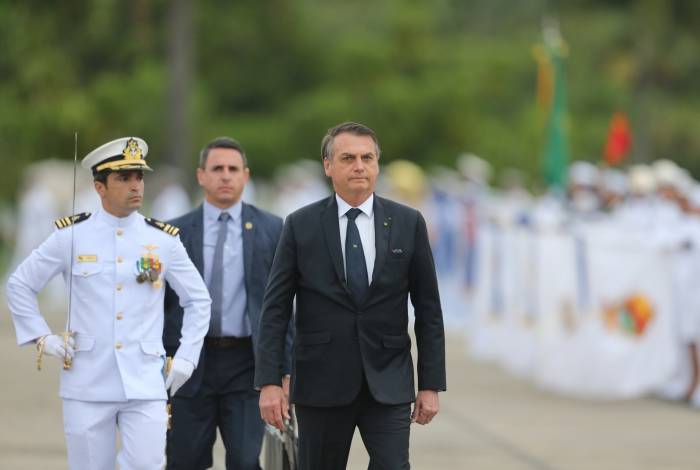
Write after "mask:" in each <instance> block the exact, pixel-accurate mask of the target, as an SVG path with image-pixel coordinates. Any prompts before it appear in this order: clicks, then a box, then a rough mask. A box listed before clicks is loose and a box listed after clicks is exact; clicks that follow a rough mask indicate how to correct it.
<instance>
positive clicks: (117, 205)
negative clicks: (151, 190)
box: [95, 170, 144, 217]
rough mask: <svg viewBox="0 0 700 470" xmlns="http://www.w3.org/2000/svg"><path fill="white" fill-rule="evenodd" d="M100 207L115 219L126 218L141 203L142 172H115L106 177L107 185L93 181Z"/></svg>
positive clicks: (142, 188)
mask: <svg viewBox="0 0 700 470" xmlns="http://www.w3.org/2000/svg"><path fill="white" fill-rule="evenodd" d="M95 189H96V190H97V193H98V194H99V195H100V198H101V199H102V207H104V209H105V210H106V211H107V212H109V213H110V214H112V215H113V216H115V217H126V216H128V215H129V214H131V213H132V212H134V211H135V210H138V209H139V208H140V207H141V204H142V203H143V190H144V184H143V171H140V170H131V171H115V172H112V173H110V174H109V175H107V184H102V183H100V182H99V181H95Z"/></svg>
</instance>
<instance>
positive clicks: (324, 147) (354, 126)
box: [321, 122, 380, 160]
mask: <svg viewBox="0 0 700 470" xmlns="http://www.w3.org/2000/svg"><path fill="white" fill-rule="evenodd" d="M344 133H348V134H353V135H358V136H364V135H366V136H369V137H371V138H372V140H373V141H374V146H375V148H376V149H377V159H379V153H380V150H379V141H378V140H377V135H376V134H375V133H374V131H373V130H372V129H370V128H369V127H367V126H365V125H364V124H360V123H357V122H344V123H342V124H338V125H337V126H335V127H331V128H330V129H328V132H327V133H326V135H325V136H324V137H323V140H322V141H321V156H322V157H323V159H324V160H330V159H331V157H333V141H334V140H335V138H336V136H338V135H340V134H344Z"/></svg>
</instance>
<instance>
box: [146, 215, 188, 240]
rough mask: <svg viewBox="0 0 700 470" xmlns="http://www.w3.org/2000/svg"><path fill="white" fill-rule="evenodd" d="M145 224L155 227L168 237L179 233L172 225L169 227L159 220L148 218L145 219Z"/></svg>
mask: <svg viewBox="0 0 700 470" xmlns="http://www.w3.org/2000/svg"><path fill="white" fill-rule="evenodd" d="M145 220H146V223H147V224H148V225H150V226H151V227H155V228H157V229H159V230H162V231H164V232H165V233H167V234H168V235H172V236H173V237H174V236H175V235H177V234H178V233H180V229H179V228H177V227H175V226H174V225H170V224H168V223H165V222H161V221H160V220H156V219H152V218H150V217H146V219H145Z"/></svg>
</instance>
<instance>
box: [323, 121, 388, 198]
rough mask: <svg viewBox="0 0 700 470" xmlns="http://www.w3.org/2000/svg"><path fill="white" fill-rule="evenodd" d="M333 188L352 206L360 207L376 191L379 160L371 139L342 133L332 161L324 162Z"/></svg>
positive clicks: (332, 153)
mask: <svg viewBox="0 0 700 470" xmlns="http://www.w3.org/2000/svg"><path fill="white" fill-rule="evenodd" d="M323 168H324V170H325V171H326V176H328V177H330V178H331V181H332V182H333V189H334V190H335V192H336V193H338V195H339V196H340V197H341V198H343V199H344V200H345V201H346V202H348V203H351V204H352V203H355V204H360V203H362V202H364V201H365V199H367V198H368V197H369V196H370V195H371V194H372V193H373V192H374V187H375V185H376V182H377V175H378V174H379V157H378V155H377V147H376V145H375V144H374V140H372V138H371V137H370V136H366V135H355V134H350V133H347V132H345V133H342V134H339V135H337V136H336V137H335V139H334V140H333V148H332V152H331V158H326V159H324V160H323Z"/></svg>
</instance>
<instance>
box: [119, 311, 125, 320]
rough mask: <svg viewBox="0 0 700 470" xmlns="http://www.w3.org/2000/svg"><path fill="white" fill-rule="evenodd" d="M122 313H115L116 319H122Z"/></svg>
mask: <svg viewBox="0 0 700 470" xmlns="http://www.w3.org/2000/svg"><path fill="white" fill-rule="evenodd" d="M123 319H124V315H122V314H121V312H119V313H117V320H123Z"/></svg>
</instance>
